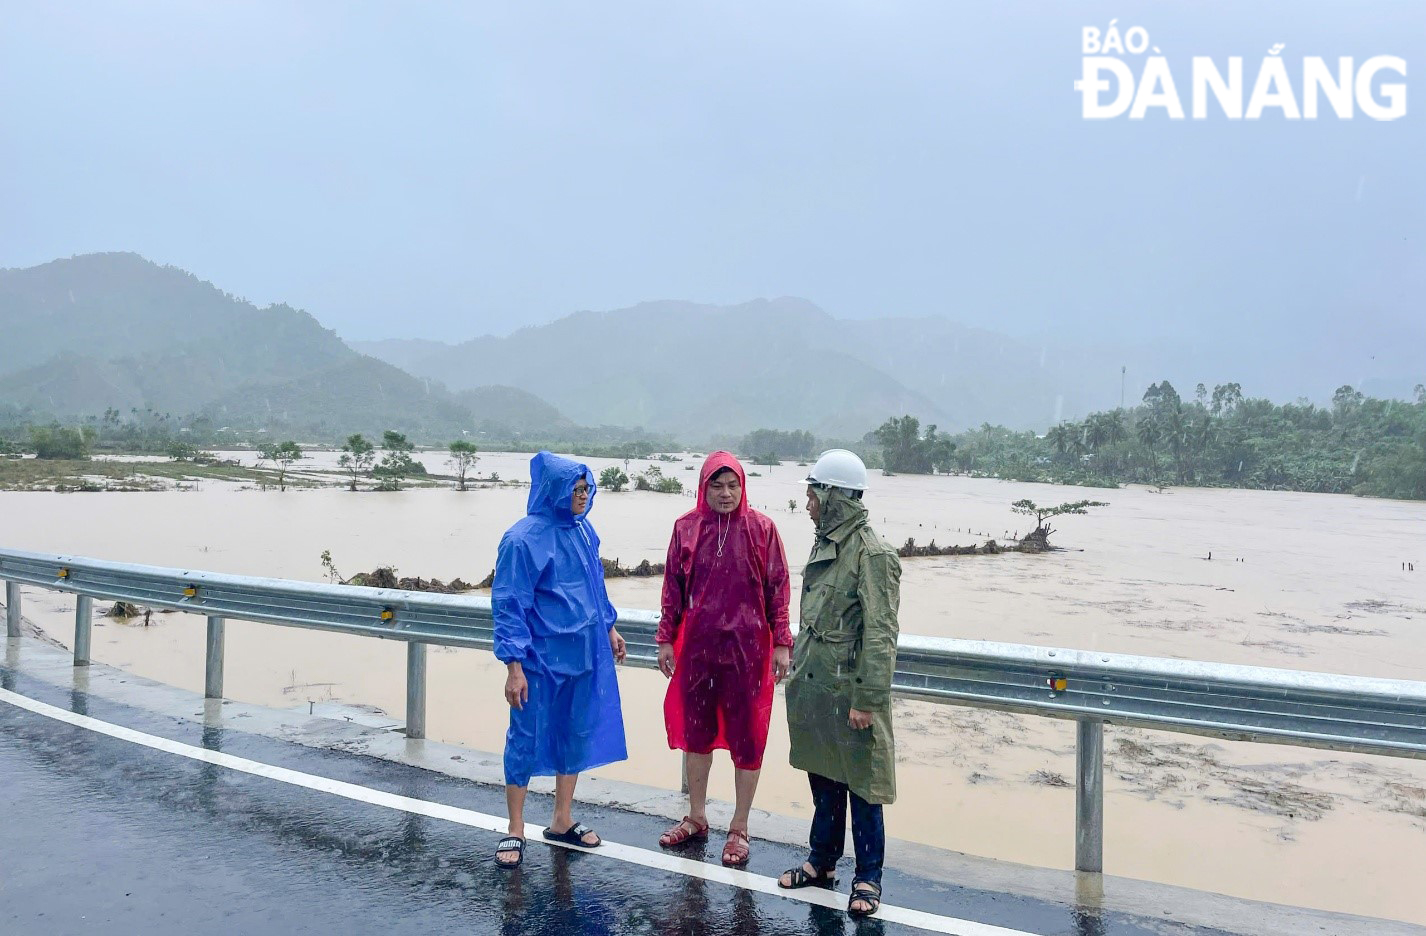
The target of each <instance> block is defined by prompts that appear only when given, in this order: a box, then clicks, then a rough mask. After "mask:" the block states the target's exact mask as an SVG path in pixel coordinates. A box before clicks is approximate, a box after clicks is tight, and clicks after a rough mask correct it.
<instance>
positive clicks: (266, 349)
mask: <svg viewBox="0 0 1426 936" xmlns="http://www.w3.org/2000/svg"><path fill="white" fill-rule="evenodd" d="M0 334H3V335H4V336H5V340H4V341H0V407H3V408H4V409H7V410H9V411H10V413H11V414H12V418H15V419H24V418H26V417H27V416H28V417H29V418H30V419H32V420H43V419H48V418H60V419H63V418H66V417H72V416H86V415H97V414H101V413H104V412H105V411H106V410H110V409H113V410H117V411H119V412H120V413H128V412H130V411H131V410H139V411H145V410H152V411H155V412H160V413H172V414H174V415H175V416H179V415H189V414H202V415H204V416H207V417H208V418H209V419H211V420H212V421H213V422H215V423H218V424H228V425H232V426H234V427H262V428H272V429H290V430H293V431H308V432H316V433H321V434H326V435H330V434H341V433H344V432H357V431H364V432H376V433H379V432H380V431H381V430H382V429H384V428H391V427H397V428H399V429H401V430H403V431H408V432H413V433H417V434H425V433H429V434H431V435H434V436H442V435H446V436H448V435H451V434H456V433H459V432H461V431H462V430H473V431H479V430H480V429H481V428H482V427H486V426H490V427H493V426H496V425H498V426H499V427H500V428H501V429H502V430H503V431H505V432H509V433H513V432H521V431H523V432H536V431H545V430H550V429H556V428H560V427H568V426H570V425H572V424H571V423H570V422H569V420H567V419H565V418H564V417H563V416H561V415H560V414H559V412H558V411H556V410H555V409H554V408H553V407H551V406H550V405H549V404H547V403H545V402H544V401H542V400H539V399H536V398H535V397H533V396H531V395H529V394H526V393H524V392H522V391H518V390H514V389H512V388H492V387H481V388H479V389H478V390H476V391H474V392H470V393H466V394H463V395H460V396H457V395H456V394H453V393H450V392H449V391H447V390H446V389H445V388H443V387H441V386H439V385H437V384H435V383H433V382H432V381H430V380H427V379H421V378H416V377H413V376H411V375H410V374H407V373H406V372H404V371H402V370H400V369H398V368H396V367H394V366H392V365H390V364H388V363H386V362H384V361H379V360H376V359H374V358H371V357H367V356H365V355H362V354H358V353H357V352H356V351H353V350H352V349H351V348H349V347H348V346H347V345H346V344H345V343H343V341H342V340H341V339H340V338H339V337H338V336H337V335H336V333H335V332H333V331H331V330H330V329H326V328H323V327H322V325H321V324H320V323H318V322H317V320H316V319H314V318H313V317H312V316H311V315H308V314H307V313H306V312H303V311H301V310H298V309H294V308H292V307H290V306H287V305H281V304H278V305H270V306H267V307H264V308H259V307H258V306H255V305H253V304H252V303H250V302H248V301H246V300H243V299H240V298H237V297H235V296H232V295H230V294H228V293H225V292H223V291H222V290H220V289H218V288H217V287H216V286H214V285H212V284H211V283H206V282H203V281H202V280H199V279H198V278H197V277H195V276H193V275H192V274H190V273H187V272H184V271H183V270H179V269H176V268H174V267H165V266H159V265H157V264H154V263H150V262H149V261H147V260H145V259H144V258H142V257H139V256H137V255H135V254H131V253H107V254H90V255H86V256H79V257H73V258H70V259H67V260H56V261H54V262H52V263H46V264H44V265H42V266H37V267H31V268H28V269H18V270H0ZM480 406H491V407H499V408H500V409H499V411H498V412H492V411H484V410H477V409H476V407H480ZM506 437H508V436H506Z"/></svg>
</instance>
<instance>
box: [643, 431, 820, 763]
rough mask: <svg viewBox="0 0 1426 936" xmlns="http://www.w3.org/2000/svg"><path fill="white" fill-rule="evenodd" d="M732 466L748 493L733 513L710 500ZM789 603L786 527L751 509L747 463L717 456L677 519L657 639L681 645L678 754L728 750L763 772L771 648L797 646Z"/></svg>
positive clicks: (675, 684) (675, 683) (672, 708)
mask: <svg viewBox="0 0 1426 936" xmlns="http://www.w3.org/2000/svg"><path fill="white" fill-rule="evenodd" d="M724 468H731V469H732V470H733V471H734V472H736V473H737V475H738V482H739V483H740V484H741V485H742V487H743V497H742V500H741V502H740V503H739V504H738V506H737V507H736V508H735V509H734V510H733V512H732V513H731V514H719V513H718V512H717V511H715V510H714V509H713V508H712V507H710V506H709V505H708V500H707V493H708V483H709V481H711V480H712V478H713V476H714V475H715V474H717V473H718V472H719V471H721V470H722V469H724ZM788 599H789V584H788V572H787V555H786V553H785V552H784V551H783V548H782V538H781V537H780V536H778V533H777V527H775V526H774V525H773V522H772V521H771V520H770V519H768V518H767V517H766V516H765V515H763V514H761V513H758V512H757V511H756V510H753V509H752V508H751V507H749V506H748V493H747V478H746V476H745V474H744V472H743V466H742V465H741V464H739V462H738V460H737V459H736V458H735V457H733V455H731V454H730V453H728V452H714V453H713V454H711V455H709V456H708V458H707V460H706V461H704V463H703V470H702V471H700V472H699V475H698V506H697V507H695V508H694V509H693V510H690V511H689V512H688V513H686V514H684V515H683V516H682V517H679V518H678V520H677V521H675V522H674V525H673V538H672V539H671V540H670V541H669V544H668V565H667V567H666V569H665V571H664V580H663V617H662V618H661V620H660V621H659V630H658V642H659V643H672V644H673V645H674V659H675V668H674V676H673V679H672V680H671V681H670V682H669V687H668V695H667V696H666V697H665V699H664V723H665V725H666V726H667V728H668V746H669V747H670V748H673V749H675V750H683V751H689V752H692V753H695V754H707V753H709V752H711V751H712V750H713V749H715V748H722V749H724V750H726V751H728V753H729V754H730V755H731V756H732V759H733V765H734V766H735V767H738V768H740V769H743V770H757V769H758V768H760V767H761V766H762V758H763V751H764V750H765V749H766V748H767V732H768V723H769V722H770V721H771V719H772V688H773V678H772V648H773V646H774V644H776V645H778V646H784V647H790V646H792V631H791V629H790V628H789V627H788V623H787V620H788V619H787V608H788Z"/></svg>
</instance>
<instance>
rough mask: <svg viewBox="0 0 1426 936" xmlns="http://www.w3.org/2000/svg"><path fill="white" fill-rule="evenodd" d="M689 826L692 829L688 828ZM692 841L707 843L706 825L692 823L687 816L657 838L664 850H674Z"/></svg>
mask: <svg viewBox="0 0 1426 936" xmlns="http://www.w3.org/2000/svg"><path fill="white" fill-rule="evenodd" d="M690 826H691V827H692V828H689V827H690ZM692 841H699V842H706V841H708V823H706V822H704V823H701V824H700V823H697V822H694V821H693V819H692V818H691V817H689V816H684V817H683V821H682V822H680V823H679V824H678V825H676V826H674V827H673V828H671V829H669V830H668V831H667V832H665V833H664V834H663V835H660V836H659V844H660V845H662V846H663V847H664V848H674V847H676V846H678V845H682V844H683V843H684V842H692Z"/></svg>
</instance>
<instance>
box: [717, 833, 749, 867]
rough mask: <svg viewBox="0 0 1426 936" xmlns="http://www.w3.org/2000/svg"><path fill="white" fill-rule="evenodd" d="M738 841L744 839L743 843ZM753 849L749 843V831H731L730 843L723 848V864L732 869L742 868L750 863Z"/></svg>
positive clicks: (729, 834) (729, 835)
mask: <svg viewBox="0 0 1426 936" xmlns="http://www.w3.org/2000/svg"><path fill="white" fill-rule="evenodd" d="M738 839H742V841H741V842H739V841H738ZM751 854H752V849H751V848H750V847H749V843H748V830H747V829H729V830H728V843H727V844H726V845H724V846H723V864H725V865H727V866H728V867H730V868H741V867H742V866H743V865H745V864H747V863H748V857H749V856H750V855H751Z"/></svg>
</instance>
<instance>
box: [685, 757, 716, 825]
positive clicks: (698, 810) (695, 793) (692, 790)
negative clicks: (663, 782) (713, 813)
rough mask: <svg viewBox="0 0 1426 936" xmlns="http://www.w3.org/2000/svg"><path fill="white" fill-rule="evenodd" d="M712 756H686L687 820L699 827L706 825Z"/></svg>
mask: <svg viewBox="0 0 1426 936" xmlns="http://www.w3.org/2000/svg"><path fill="white" fill-rule="evenodd" d="M712 769H713V754H712V753H711V752H710V753H708V754H689V755H688V818H690V819H692V820H693V821H694V822H697V823H698V824H699V825H700V826H703V825H707V824H708V774H709V773H710V772H711V771H712Z"/></svg>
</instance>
